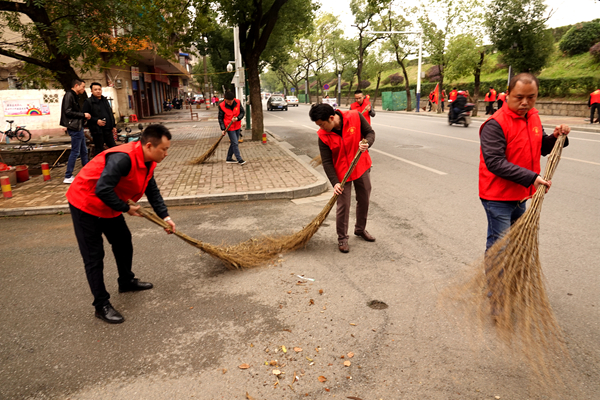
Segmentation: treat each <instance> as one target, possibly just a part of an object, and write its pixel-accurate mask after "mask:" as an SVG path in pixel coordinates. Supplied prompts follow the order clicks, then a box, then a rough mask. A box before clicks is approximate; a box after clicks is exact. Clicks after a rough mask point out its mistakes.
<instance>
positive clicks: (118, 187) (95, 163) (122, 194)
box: [66, 124, 175, 324]
mask: <svg viewBox="0 0 600 400" xmlns="http://www.w3.org/2000/svg"><path fill="white" fill-rule="evenodd" d="M170 140H171V133H170V132H169V130H168V129H167V128H165V127H164V126H162V125H158V124H157V125H149V126H148V127H146V129H145V130H144V132H143V133H142V137H141V139H140V141H139V142H131V143H127V144H124V145H121V146H117V147H113V148H110V149H108V150H106V151H104V152H102V153H100V154H98V155H97V156H96V157H94V159H93V160H92V161H90V162H89V163H88V164H87V165H86V166H85V167H83V168H82V169H81V171H80V172H79V174H78V175H77V176H76V177H75V180H74V181H73V183H72V184H71V186H70V187H69V190H68V191H67V195H66V196H67V200H68V201H69V208H70V210H71V218H72V219H73V227H74V228H75V236H76V237H77V243H78V244H79V250H80V252H81V256H82V257H83V262H84V265H85V272H86V276H87V280H88V283H89V285H90V289H91V291H92V295H93V296H94V302H93V303H92V304H93V306H94V307H95V308H96V317H98V318H100V319H101V320H103V321H106V322H108V323H112V324H118V323H121V322H123V321H124V320H125V319H124V318H123V316H122V315H121V314H120V313H119V312H118V311H117V310H115V309H114V308H113V306H112V305H111V303H110V301H109V299H110V294H109V293H108V291H107V290H106V287H105V286H104V273H103V270H104V245H103V241H102V234H104V236H106V238H107V239H108V242H109V243H110V244H111V247H112V251H113V254H114V256H115V261H116V263H117V269H118V271H119V278H118V283H119V292H120V293H123V292H135V291H139V290H147V289H152V287H153V286H152V284H151V283H148V282H142V281H140V280H139V279H137V278H135V274H134V273H133V272H132V271H131V266H132V262H133V244H132V241H131V233H130V232H129V228H128V227H127V224H126V223H125V218H124V217H123V213H124V212H126V213H128V214H129V215H133V216H139V214H138V213H137V212H136V211H137V210H138V209H139V208H140V207H139V206H135V207H133V206H129V205H128V204H127V200H129V199H131V200H133V201H137V200H139V199H140V198H141V197H142V196H143V195H144V194H145V195H146V197H147V198H148V201H149V202H150V204H151V205H152V208H153V209H154V211H155V212H156V214H157V215H158V216H159V217H160V218H162V219H164V220H165V221H166V222H167V223H168V224H169V225H170V226H171V228H172V229H171V230H170V231H168V232H167V233H172V232H174V231H175V224H174V223H173V221H172V220H171V217H169V212H168V210H167V207H166V206H165V203H164V202H163V199H162V196H161V194H160V191H159V189H158V186H157V185H156V181H155V180H154V169H155V168H156V164H157V163H160V162H161V161H162V160H164V158H165V157H166V156H167V152H168V150H169V146H170V143H171V142H170Z"/></svg>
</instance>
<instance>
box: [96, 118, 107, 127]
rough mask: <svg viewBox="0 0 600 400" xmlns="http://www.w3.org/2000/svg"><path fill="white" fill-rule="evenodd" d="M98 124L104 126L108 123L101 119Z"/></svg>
mask: <svg viewBox="0 0 600 400" xmlns="http://www.w3.org/2000/svg"><path fill="white" fill-rule="evenodd" d="M97 124H98V126H104V125H106V121H104V120H102V119H99V120H98V122H97Z"/></svg>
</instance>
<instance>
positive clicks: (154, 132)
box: [140, 124, 171, 147]
mask: <svg viewBox="0 0 600 400" xmlns="http://www.w3.org/2000/svg"><path fill="white" fill-rule="evenodd" d="M163 136H166V138H167V139H169V140H171V132H169V130H168V129H167V127H166V126H164V125H161V124H152V125H148V126H147V127H146V129H144V132H143V133H142V137H141V139H140V142H142V145H144V144H146V143H148V142H150V143H152V146H154V147H156V146H158V145H159V144H160V143H161V142H162V138H163Z"/></svg>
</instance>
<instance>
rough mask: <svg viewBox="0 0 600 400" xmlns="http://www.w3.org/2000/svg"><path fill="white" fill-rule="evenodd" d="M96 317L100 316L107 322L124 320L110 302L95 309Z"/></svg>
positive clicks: (117, 322)
mask: <svg viewBox="0 0 600 400" xmlns="http://www.w3.org/2000/svg"><path fill="white" fill-rule="evenodd" d="M96 318H100V319H101V320H102V321H104V322H108V323H109V324H120V323H122V322H123V321H125V318H123V316H122V315H121V314H119V312H118V311H117V310H115V309H114V308H113V306H111V305H110V304H107V305H105V306H103V307H100V308H97V309H96Z"/></svg>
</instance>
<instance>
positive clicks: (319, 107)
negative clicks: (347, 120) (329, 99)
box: [308, 103, 335, 122]
mask: <svg viewBox="0 0 600 400" xmlns="http://www.w3.org/2000/svg"><path fill="white" fill-rule="evenodd" d="M332 115H335V110H334V109H333V107H331V106H330V105H329V104H325V103H323V104H313V105H312V106H311V107H310V111H309V112H308V116H309V117H310V120H311V121H313V122H315V121H318V120H321V121H327V120H328V119H329V117H331V116H332Z"/></svg>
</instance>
